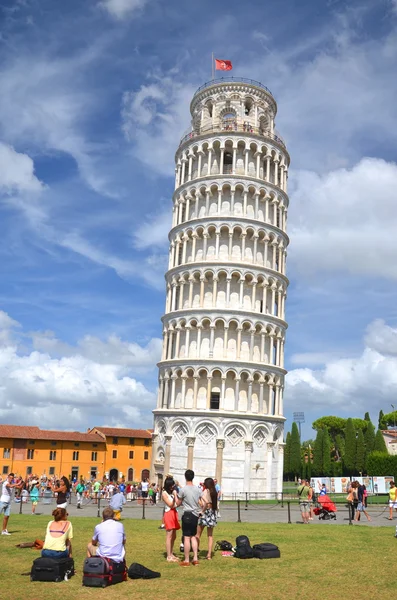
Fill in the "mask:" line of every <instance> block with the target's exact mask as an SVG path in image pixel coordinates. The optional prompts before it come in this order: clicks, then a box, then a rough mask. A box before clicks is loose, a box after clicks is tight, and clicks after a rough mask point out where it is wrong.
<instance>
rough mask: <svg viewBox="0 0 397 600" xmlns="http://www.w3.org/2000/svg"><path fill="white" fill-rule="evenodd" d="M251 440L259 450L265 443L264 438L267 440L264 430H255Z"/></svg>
mask: <svg viewBox="0 0 397 600" xmlns="http://www.w3.org/2000/svg"><path fill="white" fill-rule="evenodd" d="M253 438H254V443H255V445H256V446H259V448H261V447H262V446H263V445H264V443H265V442H266V438H267V435H266V430H265V428H264V427H260V428H258V429H256V431H255V433H254V435H253Z"/></svg>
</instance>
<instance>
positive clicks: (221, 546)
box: [214, 540, 233, 551]
mask: <svg viewBox="0 0 397 600" xmlns="http://www.w3.org/2000/svg"><path fill="white" fill-rule="evenodd" d="M214 550H226V551H230V550H233V546H232V545H231V543H230V542H227V541H226V540H220V541H219V542H216V544H215V548H214Z"/></svg>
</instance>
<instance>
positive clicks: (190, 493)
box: [177, 469, 202, 567]
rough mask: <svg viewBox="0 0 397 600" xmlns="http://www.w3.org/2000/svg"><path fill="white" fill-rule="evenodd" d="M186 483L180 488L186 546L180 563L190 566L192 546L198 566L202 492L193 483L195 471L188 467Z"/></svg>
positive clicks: (179, 496) (194, 563)
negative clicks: (198, 534)
mask: <svg viewBox="0 0 397 600" xmlns="http://www.w3.org/2000/svg"><path fill="white" fill-rule="evenodd" d="M185 479H186V485H185V486H184V487H183V488H182V489H180V490H179V493H178V500H177V506H181V505H182V507H183V515H182V535H183V546H184V554H185V556H184V560H183V561H182V562H181V563H180V565H181V567H188V566H189V565H190V562H189V552H190V546H191V547H192V550H193V561H192V564H193V566H195V567H196V566H197V565H198V564H199V562H198V556H197V551H198V542H197V537H196V534H197V525H198V520H199V514H200V511H201V507H200V498H201V496H202V493H201V491H200V489H199V488H198V487H196V486H195V485H193V479H194V472H193V471H192V470H191V469H188V470H187V471H186V472H185Z"/></svg>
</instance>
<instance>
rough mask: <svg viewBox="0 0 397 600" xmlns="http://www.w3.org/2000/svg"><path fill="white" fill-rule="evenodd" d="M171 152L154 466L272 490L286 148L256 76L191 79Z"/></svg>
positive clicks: (278, 408)
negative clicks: (184, 129) (194, 82)
mask: <svg viewBox="0 0 397 600" xmlns="http://www.w3.org/2000/svg"><path fill="white" fill-rule="evenodd" d="M190 110H191V114H192V126H191V128H190V129H189V131H188V133H186V135H184V136H183V137H182V139H181V142H180V144H179V147H178V149H177V151H176V155H175V162H176V169H175V172H176V176H175V192H174V195H173V222H172V229H171V231H170V234H169V240H170V255H169V268H168V271H167V273H166V283H167V300H166V309H165V315H164V317H163V319H162V321H163V335H164V344H163V354H162V358H161V361H160V363H159V365H158V366H159V394H158V403H157V408H156V409H155V410H154V411H153V412H154V436H153V459H152V471H151V472H152V476H153V475H154V474H155V475H157V477H158V478H159V479H160V480H161V478H162V477H163V476H164V475H166V474H167V473H169V472H171V473H172V474H173V475H174V477H175V478H176V479H177V480H179V481H180V482H183V480H184V478H183V473H184V471H185V470H186V468H193V470H194V471H195V473H196V481H197V482H198V481H202V480H203V479H204V478H205V477H211V476H212V477H216V478H217V479H218V481H219V482H220V483H221V485H222V491H223V494H224V496H226V497H230V496H232V494H234V493H236V492H266V493H269V492H273V493H274V492H281V491H282V473H283V425H284V417H283V389H284V376H285V373H286V371H285V369H284V341H285V332H286V328H287V323H286V321H285V299H286V291H287V286H288V279H287V277H286V275H285V263H286V248H287V245H288V236H287V234H286V221H287V210H288V196H287V178H288V167H289V154H288V152H287V149H286V147H285V144H284V142H283V140H282V138H281V137H280V136H279V135H278V134H277V133H275V129H274V119H275V116H276V112H277V105H276V102H275V99H274V98H273V96H272V94H271V92H270V91H269V90H268V89H267V88H266V87H265V86H263V85H262V84H261V83H259V82H257V81H252V80H249V79H244V78H233V77H225V78H222V79H215V80H212V81H210V82H208V83H206V84H205V85H203V86H202V87H201V88H199V89H198V90H197V92H196V93H195V94H194V96H193V99H192V102H191V106H190Z"/></svg>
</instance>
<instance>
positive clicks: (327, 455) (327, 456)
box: [322, 427, 331, 476]
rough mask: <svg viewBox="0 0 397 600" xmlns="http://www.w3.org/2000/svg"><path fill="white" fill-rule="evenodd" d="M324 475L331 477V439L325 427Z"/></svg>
mask: <svg viewBox="0 0 397 600" xmlns="http://www.w3.org/2000/svg"><path fill="white" fill-rule="evenodd" d="M322 474H323V475H326V476H329V475H331V439H330V437H329V433H328V429H327V427H324V435H323V472H322Z"/></svg>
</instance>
